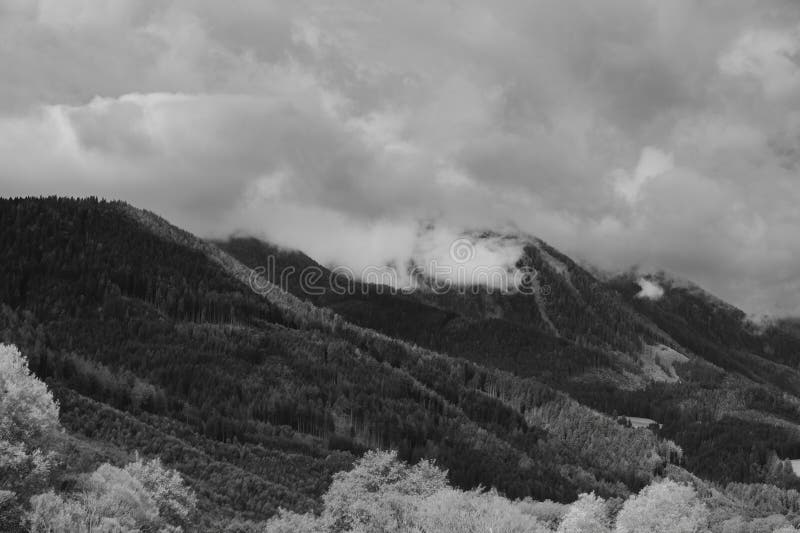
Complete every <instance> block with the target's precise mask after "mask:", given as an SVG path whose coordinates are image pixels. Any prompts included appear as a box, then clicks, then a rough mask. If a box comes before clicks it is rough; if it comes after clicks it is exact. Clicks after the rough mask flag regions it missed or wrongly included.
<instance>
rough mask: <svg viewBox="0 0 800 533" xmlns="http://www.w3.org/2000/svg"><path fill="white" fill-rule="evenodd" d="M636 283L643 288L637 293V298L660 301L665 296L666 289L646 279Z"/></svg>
mask: <svg viewBox="0 0 800 533" xmlns="http://www.w3.org/2000/svg"><path fill="white" fill-rule="evenodd" d="M636 283H638V284H639V287H641V288H642V290H640V291H639V292H638V293H636V297H637V298H645V299H647V300H660V299H661V297H662V296H664V288H663V287H661V285H659V284H658V283H656V282H654V281H650V280H649V279H646V278H639V279H638V280H637V281H636Z"/></svg>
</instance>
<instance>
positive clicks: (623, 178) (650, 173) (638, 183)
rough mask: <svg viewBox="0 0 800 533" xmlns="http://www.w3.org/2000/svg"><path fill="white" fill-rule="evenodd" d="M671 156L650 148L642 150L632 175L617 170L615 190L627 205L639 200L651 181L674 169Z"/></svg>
mask: <svg viewBox="0 0 800 533" xmlns="http://www.w3.org/2000/svg"><path fill="white" fill-rule="evenodd" d="M674 166H675V165H674V163H673V161H672V155H671V154H666V153H664V152H662V151H661V150H659V149H657V148H653V147H650V146H647V147H645V148H644V149H643V150H642V155H641V156H640V157H639V162H638V163H637V164H636V169H635V170H634V171H633V172H632V173H628V172H626V171H625V170H618V171H616V172H615V173H614V174H615V179H616V182H615V184H614V185H615V190H616V192H617V194H619V195H620V196H622V197H623V198H625V200H627V201H628V202H629V203H634V202H636V200H637V199H638V198H639V192H640V191H641V189H642V187H644V185H645V184H646V183H647V182H648V181H649V180H651V179H653V178H657V177H658V176H661V175H662V174H665V173H666V172H669V171H670V170H672V169H673V168H674Z"/></svg>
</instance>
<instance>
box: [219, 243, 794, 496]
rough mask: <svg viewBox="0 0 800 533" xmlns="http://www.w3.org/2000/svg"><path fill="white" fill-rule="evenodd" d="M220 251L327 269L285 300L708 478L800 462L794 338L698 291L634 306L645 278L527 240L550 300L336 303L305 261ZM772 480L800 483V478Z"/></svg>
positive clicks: (383, 292) (430, 297)
mask: <svg viewBox="0 0 800 533" xmlns="http://www.w3.org/2000/svg"><path fill="white" fill-rule="evenodd" d="M219 245H220V246H221V247H222V248H224V249H226V250H227V251H228V252H230V253H231V254H232V255H234V256H236V257H238V258H240V259H241V260H242V261H243V262H244V263H246V264H248V265H250V266H253V267H255V266H257V265H267V264H272V270H271V273H272V274H273V275H275V274H276V273H279V272H286V271H287V269H290V270H291V269H293V272H295V273H299V272H301V271H302V269H303V268H308V267H312V268H314V269H317V270H320V271H321V272H322V276H321V279H320V281H318V283H317V284H316V285H315V286H314V287H313V288H314V289H315V290H313V291H309V290H308V287H306V288H303V287H301V286H300V285H299V284H297V283H295V284H292V283H291V282H292V280H293V279H297V278H293V277H289V278H288V282H289V283H288V285H287V288H288V290H290V291H292V292H294V293H295V294H296V295H298V296H299V297H303V296H305V297H307V298H309V299H310V300H312V301H314V302H315V303H316V304H317V305H323V306H327V307H329V308H330V309H333V310H335V311H336V312H337V313H340V314H341V315H343V316H344V317H346V318H347V319H348V320H350V321H352V322H354V323H358V324H361V325H364V326H367V327H370V328H374V329H377V330H379V331H383V332H385V333H387V334H390V335H394V336H398V337H401V338H404V339H407V340H409V341H412V342H414V343H417V344H420V345H422V346H425V347H428V348H430V349H434V350H437V351H440V352H442V353H447V354H450V355H454V356H461V357H466V358H468V359H470V360H473V361H476V362H478V363H480V364H482V365H485V366H489V367H496V368H499V369H503V370H508V371H511V372H513V373H515V374H517V375H520V376H535V377H536V378H538V379H540V380H543V381H545V382H547V383H549V384H551V385H553V386H555V387H556V388H559V389H562V390H564V391H566V392H568V393H569V394H571V395H573V396H574V397H576V398H577V399H579V400H580V401H582V402H584V403H587V404H588V405H591V406H593V407H595V408H597V409H600V410H602V411H604V412H606V413H608V414H610V415H614V416H616V415H622V414H624V415H627V416H636V417H643V418H648V419H653V420H656V421H657V422H659V423H660V424H661V427H660V429H659V430H658V432H659V434H660V435H662V436H663V437H666V438H669V439H673V440H675V441H676V442H677V443H678V444H680V445H681V446H682V447H683V448H684V451H685V452H686V457H687V459H686V461H687V463H686V464H687V465H690V466H691V467H692V468H693V469H694V470H695V471H697V472H699V473H701V474H703V475H705V476H708V477H710V478H713V479H717V480H721V481H730V480H732V481H763V480H766V479H767V478H770V479H772V480H773V481H775V480H774V476H773V475H772V474H771V473H770V471H769V470H770V467H769V456H770V453H777V454H778V455H779V456H780V457H781V458H793V457H797V454H798V452H800V449H798V447H797V445H798V442H800V441H798V432H797V431H796V428H797V424H798V423H800V400H798V396H797V394H798V390H800V389H797V383H798V382H797V380H798V377H800V374H798V372H797V364H796V362H793V361H796V359H793V357H796V354H797V353H798V352H797V349H796V346H797V344H796V339H797V337H796V336H793V335H792V333H791V332H792V331H793V330H791V326H790V325H786V324H785V323H784V324H783V325H774V326H770V327H768V328H766V329H764V330H763V331H760V330H757V329H756V328H753V327H751V326H749V325H748V324H747V323H746V322H745V321H744V314H743V313H742V312H741V311H739V310H736V309H735V308H733V307H732V306H729V305H727V304H724V303H722V302H721V301H719V300H718V299H716V298H712V297H709V295H708V294H707V293H705V292H704V291H702V290H700V289H699V288H697V287H696V286H692V285H688V284H686V283H681V284H680V285H677V286H674V287H673V286H672V285H669V284H667V283H666V282H665V281H664V280H661V281H660V282H661V283H662V285H664V286H665V288H666V295H665V296H664V297H663V298H662V299H660V300H658V301H652V300H647V299H642V298H638V297H637V294H638V293H639V292H640V291H641V287H640V286H639V285H638V283H637V278H636V277H630V276H628V277H618V278H612V279H606V280H603V281H601V280H599V279H597V278H595V277H594V276H593V275H592V274H590V273H589V272H588V271H587V270H586V269H584V268H582V267H581V266H579V265H577V264H576V263H574V262H573V261H571V260H570V259H569V258H568V257H566V256H564V255H563V254H560V253H559V252H558V251H557V250H555V249H553V248H552V247H550V246H548V245H547V244H545V243H543V242H541V241H538V240H536V239H532V238H531V239H529V242H528V245H527V246H525V248H524V251H523V255H522V257H521V258H520V260H519V263H518V265H520V266H528V267H530V268H533V269H534V270H535V272H536V274H537V282H538V283H540V284H541V285H542V286H545V285H546V286H549V287H550V288H551V290H550V291H549V293H550V294H549V295H548V298H546V299H544V301H541V300H540V301H537V300H536V299H535V298H533V297H531V296H529V295H523V294H500V293H497V292H495V293H491V292H490V291H487V290H478V291H475V290H472V289H473V288H469V290H461V291H451V292H449V293H447V294H438V293H435V292H433V291H424V290H422V291H417V292H414V293H413V294H393V293H392V291H390V290H388V289H387V288H386V287H380V286H374V285H367V286H365V285H362V284H358V283H354V284H353V286H352V290H351V291H349V292H348V293H347V294H339V293H338V292H337V291H331V290H329V288H330V287H331V286H334V287H335V286H341V285H342V284H343V283H342V282H335V283H332V282H331V278H332V276H333V274H332V273H331V271H329V270H327V269H324V268H323V267H321V266H320V265H317V264H316V263H314V262H313V260H311V259H310V258H308V257H307V256H305V255H303V254H301V253H299V252H292V251H287V250H282V249H278V248H276V247H274V246H271V245H269V244H268V243H263V242H260V241H258V240H255V239H231V240H229V241H228V242H225V243H219ZM265 275H266V276H268V275H270V272H266V273H265ZM654 281H658V280H654ZM325 288H328V290H322V291H321V292H320V291H319V290H316V289H325ZM542 304H543V305H542ZM537 316H538V317H540V320H539V321H537V319H536V317H537ZM544 316H546V317H547V320H546V321H545V320H544V318H543V317H544ZM548 323H549V324H551V325H552V327H548ZM553 330H555V331H553ZM556 333H557V335H556ZM717 433H718V434H720V435H724V437H717V436H716V434H717ZM719 438H723V439H726V444H725V446H721V445H720V443H721V442H722V441H719ZM754 450H755V452H754ZM754 453H755V455H753V454H754ZM770 476H772V477H770ZM776 482H778V483H781V484H784V485H786V484H788V486H796V485H797V480H796V479H794V478H793V477H785V476H784V477H782V478H781V479H780V481H776Z"/></svg>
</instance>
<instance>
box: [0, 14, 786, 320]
mask: <svg viewBox="0 0 800 533" xmlns="http://www.w3.org/2000/svg"><path fill="white" fill-rule="evenodd" d="M799 25H800V5H798V4H796V3H793V2H782V1H780V0H775V1H774V2H765V3H753V2H749V1H747V0H733V1H731V2H725V4H724V5H722V4H719V3H715V2H704V3H697V2H690V1H688V0H687V1H676V2H650V1H647V2H642V1H638V0H609V1H608V2H604V3H603V5H602V6H600V5H598V4H597V2H594V1H591V0H570V1H568V2H561V1H556V0H534V1H532V2H529V1H521V0H519V1H517V0H500V1H498V2H493V3H491V4H487V3H485V2H478V1H477V0H459V1H457V2H441V3H423V4H416V3H415V4H409V3H408V2H403V1H400V0H389V1H386V2H379V3H375V2H368V1H366V0H346V1H342V2H337V3H335V4H319V3H306V2H294V1H291V2H290V1H288V0H286V1H284V0H268V1H262V0H245V1H243V2H241V3H237V4H235V5H230V4H227V3H220V2H216V1H213V0H199V1H188V0H166V1H154V0H153V1H151V0H147V1H144V2H139V1H137V2H134V1H132V0H110V1H108V2H104V3H103V5H102V6H96V5H95V4H93V3H90V2H86V1H83V0H69V1H67V0H41V1H33V0H31V1H26V0H0V63H2V64H3V66H4V72H3V77H2V79H0V157H2V160H3V165H2V168H0V193H2V194H4V195H12V194H54V193H57V194H69V195H78V194H95V195H100V196H106V197H114V198H122V199H124V200H128V201H131V202H133V203H135V204H137V205H140V206H142V207H146V208H150V209H154V210H156V211H158V212H159V213H161V214H163V215H164V216H166V217H167V218H169V219H170V220H172V221H174V222H176V223H178V224H180V225H183V226H186V227H187V228H188V229H190V230H192V231H195V232H197V233H200V234H203V235H214V236H222V235H225V234H227V233H229V232H231V231H234V230H243V231H246V232H248V233H254V234H257V235H259V236H263V237H266V238H269V239H272V240H275V241H277V242H279V243H281V244H284V245H289V246H294V247H298V248H301V249H305V250H307V251H309V252H310V253H311V254H312V255H314V256H315V257H317V258H319V259H321V260H323V261H325V262H332V263H343V264H347V265H352V266H358V265H365V264H372V263H375V264H385V263H387V262H395V263H397V264H402V263H403V262H407V261H409V260H411V259H412V258H413V257H414V255H415V253H417V252H418V250H415V246H421V244H420V243H419V242H418V235H417V232H418V230H419V224H420V222H419V221H420V220H423V221H434V222H436V224H435V226H436V227H437V228H448V229H447V230H446V231H445V230H444V229H442V230H441V231H442V232H444V233H447V239H450V238H452V237H453V236H454V235H460V234H461V230H462V229H464V228H476V227H516V228H520V229H521V230H523V231H526V232H529V233H532V234H535V235H537V236H540V237H541V238H543V239H545V240H547V241H549V242H551V243H552V244H553V245H555V246H557V247H559V248H562V249H563V250H564V251H566V252H568V253H570V254H573V255H575V256H578V257H581V258H585V259H587V260H589V261H590V262H593V263H596V264H598V265H600V266H602V267H604V268H612V269H626V268H628V267H629V266H631V265H633V264H640V265H651V266H654V267H655V268H664V269H668V270H671V271H674V272H676V273H677V274H679V275H681V276H683V277H686V278H690V279H693V280H695V281H697V282H698V283H700V284H701V285H703V286H704V287H707V288H708V289H709V290H711V291H712V292H714V293H715V294H718V295H719V296H721V297H723V298H726V299H728V300H731V301H733V303H735V304H737V305H740V306H742V307H744V308H745V309H746V310H747V311H749V312H753V313H763V312H769V313H777V314H786V313H798V312H800V301H798V298H797V297H796V294H797V292H796V287H797V286H798V283H800V271H798V270H797V267H796V261H795V260H794V259H793V258H795V257H798V256H800V245H798V241H797V239H796V238H795V237H794V235H795V233H796V228H797V227H798V226H800V213H798V211H797V207H796V206H797V205H800V191H799V189H800V187H798V185H797V179H796V173H797V168H798V164H799V163H800V113H798V112H797V111H796V109H797V104H800V102H798V101H797V100H798V98H797V95H798V94H800V93H798V91H797V89H798V85H797V84H798V79H799V78H798V72H797V62H796V57H797V53H798V49H800V47H798V30H797V28H798V27H800V26H799ZM409 36H413V38H410V37H409ZM447 239H444V238H443V239H442V240H443V241H446V240H447ZM432 249H433V250H436V252H433V251H432V252H431V253H432V254H433V255H437V254H439V253H445V252H446V250H447V247H446V246H444V245H442V246H434V247H433V248H432ZM487 253H488V252H487ZM501 255H502V254H501ZM483 260H485V261H497V262H500V263H504V264H505V263H506V262H507V261H508V258H507V257H505V255H502V257H501V256H492V255H491V254H489V255H486V257H485V258H484V259H483Z"/></svg>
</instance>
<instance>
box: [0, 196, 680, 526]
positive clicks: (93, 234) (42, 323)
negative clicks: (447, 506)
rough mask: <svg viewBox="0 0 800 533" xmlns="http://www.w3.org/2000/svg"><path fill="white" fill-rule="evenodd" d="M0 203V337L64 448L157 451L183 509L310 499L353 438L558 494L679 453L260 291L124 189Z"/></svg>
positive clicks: (254, 512)
mask: <svg viewBox="0 0 800 533" xmlns="http://www.w3.org/2000/svg"><path fill="white" fill-rule="evenodd" d="M0 221H1V222H2V224H1V225H0V227H1V228H2V230H1V231H2V233H1V234H0V243H1V244H2V250H3V253H4V260H3V262H2V266H1V267H0V268H2V279H3V280H4V283H3V285H2V288H1V290H2V292H1V293H0V299H1V300H2V302H3V307H2V312H1V313H0V316H1V317H2V318H1V320H2V323H0V332H1V333H0V335H1V337H2V340H3V341H4V342H13V343H15V344H17V345H18V346H20V348H21V349H22V350H23V351H24V352H25V353H26V354H28V357H29V364H30V367H31V369H32V370H33V371H34V372H35V374H36V375H37V376H38V377H39V378H40V379H42V380H45V381H46V382H47V383H48V384H49V385H50V387H51V389H52V390H53V393H54V395H55V396H56V399H57V400H58V401H59V402H60V405H61V420H62V424H63V425H64V426H65V428H66V429H67V430H68V431H69V432H70V434H72V435H73V436H74V438H75V439H76V441H77V442H78V443H80V445H77V444H76V446H75V449H74V451H73V452H72V454H73V455H74V456H75V459H74V460H75V461H76V462H79V463H80V464H81V465H82V468H81V470H87V469H88V467H91V466H92V465H93V464H94V463H97V462H98V461H101V460H102V461H105V460H113V459H117V460H119V459H120V458H126V459H127V457H128V454H130V453H131V452H133V451H135V450H138V451H140V452H141V453H143V454H146V455H148V456H150V455H158V456H160V457H161V459H162V460H163V461H164V463H165V464H166V465H167V466H169V467H171V468H176V469H177V470H178V471H179V472H181V473H182V474H183V475H184V476H186V479H187V482H188V483H189V484H190V486H192V487H193V488H194V489H195V491H196V493H197V496H198V507H199V509H200V511H201V513H200V515H201V520H206V521H209V520H217V519H230V518H233V517H240V518H251V519H260V518H265V517H267V516H269V515H271V514H272V513H274V512H275V511H276V510H277V508H278V507H279V506H283V507H286V508H290V509H295V510H308V509H314V508H315V506H316V505H318V503H317V502H318V501H319V497H320V495H321V494H322V492H323V490H324V488H325V487H326V486H327V484H328V483H329V480H330V476H331V475H332V473H333V472H335V471H337V470H340V469H342V468H345V467H346V466H347V465H349V464H351V463H352V461H353V460H354V458H355V457H357V456H358V455H359V454H361V453H363V451H364V450H365V449H367V448H369V447H392V448H396V449H398V450H399V453H400V457H401V458H403V459H405V460H410V461H416V460H419V459H420V458H423V457H425V458H430V459H436V460H437V461H438V462H439V463H440V464H441V465H442V466H443V467H446V468H447V469H448V470H449V472H450V474H449V475H450V480H451V481H452V482H453V483H454V484H456V485H457V486H459V487H463V488H471V487H476V486H478V485H483V486H494V487H497V489H498V490H500V491H502V492H503V493H505V494H507V495H509V496H511V497H525V496H532V497H537V498H554V499H558V500H562V501H569V500H571V499H574V498H575V497H576V496H577V494H578V493H579V492H581V491H586V490H596V491H598V493H601V494H604V495H608V496H614V495H625V494H628V492H629V490H636V489H638V488H640V487H642V486H644V485H645V484H646V483H648V482H649V481H650V480H651V479H652V478H653V476H654V475H656V474H657V473H659V472H661V471H662V470H663V468H664V466H665V465H666V464H667V463H668V462H669V461H677V460H679V458H680V453H679V450H677V448H675V447H674V446H673V445H671V444H669V443H668V442H663V441H660V440H658V439H656V438H655V437H654V436H653V435H652V433H650V432H649V431H647V430H635V429H629V428H625V427H623V426H621V425H619V424H616V423H615V422H613V421H612V420H610V419H607V418H603V417H601V416H599V415H597V414H596V413H594V412H592V411H590V410H588V409H585V408H582V407H581V406H579V405H578V404H577V403H575V402H573V401H572V400H570V399H569V398H568V397H567V396H565V395H563V394H561V393H558V392H557V391H555V390H553V389H552V388H550V387H548V386H546V385H543V384H542V383H540V382H538V381H536V380H534V379H520V378H515V377H513V376H512V375H508V374H504V373H502V372H499V371H497V370H494V369H492V368H485V367H481V366H477V365H475V364H474V363H471V362H469V361H467V360H463V359H462V360H459V359H451V358H447V357H444V356H441V355H438V354H436V353H434V352H429V351H425V350H421V349H418V348H415V347H413V346H411V345H408V344H406V343H404V342H400V341H396V340H394V339H392V338H389V337H386V336H383V335H380V334H376V333H375V332H373V331H371V330H368V329H363V328H360V327H357V326H352V325H350V324H348V323H347V322H346V321H344V320H342V319H340V318H337V317H336V316H335V315H334V313H332V312H330V311H324V310H320V309H318V308H315V307H313V306H311V305H309V304H303V303H302V302H300V301H298V300H294V299H292V298H291V297H290V296H289V295H285V294H284V295H280V294H275V293H273V294H270V295H269V297H268V298H266V299H265V298H263V297H261V296H260V295H258V294H256V293H254V292H253V291H252V290H251V289H250V288H249V287H248V286H247V285H246V284H245V283H242V280H241V279H239V277H237V276H239V275H240V274H241V273H240V272H238V271H237V270H236V269H237V268H239V266H237V262H236V261H235V260H233V259H230V258H227V257H225V256H224V254H223V253H222V252H220V251H219V250H216V249H214V248H213V247H211V246H210V245H207V244H205V243H201V242H200V241H199V240H197V239H196V238H193V237H192V236H190V235H188V234H185V233H183V232H180V231H179V230H177V229H175V228H172V227H170V226H168V225H166V223H165V222H164V221H162V220H160V219H157V217H152V216H150V215H149V214H144V213H142V212H138V211H135V210H132V209H131V208H130V207H129V206H126V205H124V204H118V203H107V202H101V201H97V200H94V199H88V200H68V199H58V198H50V199H43V200H42V199H24V200H3V201H2V202H0ZM621 446H622V449H621V450H620V447H621ZM87 449H88V450H91V453H90V454H88V455H87V453H86V452H87Z"/></svg>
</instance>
